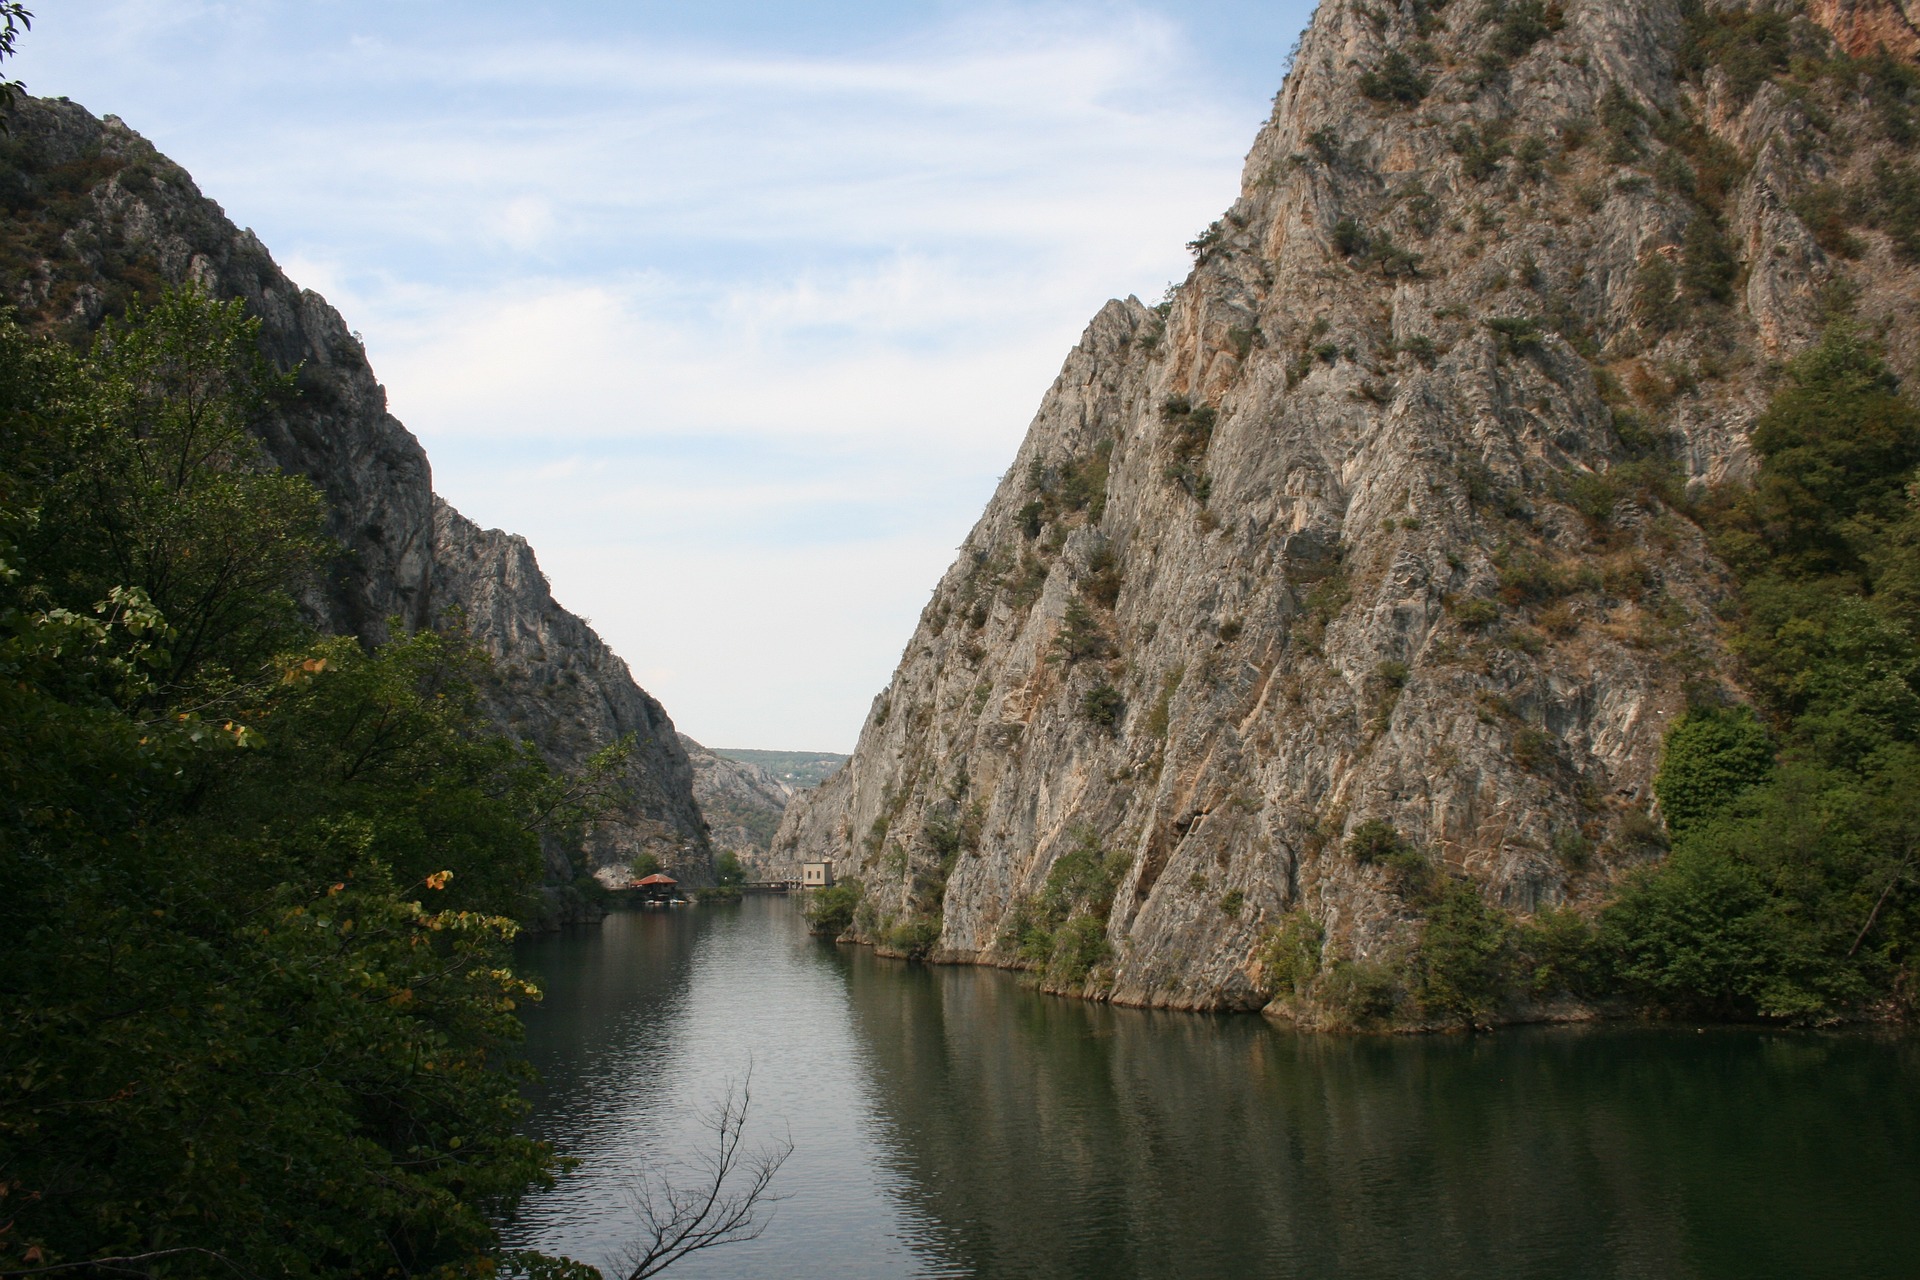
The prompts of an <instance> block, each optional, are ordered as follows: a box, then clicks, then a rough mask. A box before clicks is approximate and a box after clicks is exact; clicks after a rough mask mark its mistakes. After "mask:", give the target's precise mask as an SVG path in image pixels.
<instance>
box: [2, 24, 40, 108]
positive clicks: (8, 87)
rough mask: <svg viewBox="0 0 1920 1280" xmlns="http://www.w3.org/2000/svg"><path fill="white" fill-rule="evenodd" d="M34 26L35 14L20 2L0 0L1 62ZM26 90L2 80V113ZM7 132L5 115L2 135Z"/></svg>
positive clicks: (17, 84) (11, 53) (15, 82)
mask: <svg viewBox="0 0 1920 1280" xmlns="http://www.w3.org/2000/svg"><path fill="white" fill-rule="evenodd" d="M32 26H33V14H32V13H30V12H29V11H28V10H27V6H26V5H24V4H22V3H20V0H0V62H4V61H5V60H6V59H8V58H11V57H12V56H13V54H14V42H15V41H17V40H18V39H19V38H20V33H21V32H23V31H26V30H28V29H29V28H31V27H32ZM24 88H26V86H25V85H23V84H21V83H20V82H19V81H18V80H10V79H4V78H0V112H5V111H6V110H7V109H8V108H10V107H11V106H13V100H14V98H15V97H16V96H17V95H18V94H19V92H20V91H21V90H22V89H24ZM6 131H7V120H6V116H5V115H0V133H5V132H6Z"/></svg>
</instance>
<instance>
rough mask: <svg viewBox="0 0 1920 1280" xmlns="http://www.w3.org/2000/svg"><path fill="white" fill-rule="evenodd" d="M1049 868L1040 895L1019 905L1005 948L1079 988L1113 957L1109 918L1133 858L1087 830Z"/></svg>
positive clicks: (1057, 982)
mask: <svg viewBox="0 0 1920 1280" xmlns="http://www.w3.org/2000/svg"><path fill="white" fill-rule="evenodd" d="M1072 840H1073V843H1072V846H1071V847H1070V848H1069V849H1068V850H1067V851H1066V852H1065V853H1063V854H1061V855H1060V856H1059V857H1058V858H1055V859H1054V861H1053V865H1052V866H1051V867H1049V868H1048V869H1047V882H1046V884H1045V886H1044V887H1042V889H1041V890H1040V892H1039V893H1038V894H1036V895H1034V896H1033V897H1030V898H1022V899H1021V900H1019V901H1018V902H1016V903H1014V906H1013V910H1012V911H1011V912H1009V913H1008V916H1007V923H1006V925H1005V927H1004V929H1003V931H1002V936H1001V939H1000V946H1001V947H1002V949H1004V950H1006V951H1010V952H1012V953H1013V954H1014V955H1015V956H1017V957H1019V958H1020V959H1021V960H1023V961H1026V962H1027V963H1028V964H1031V965H1032V966H1034V967H1035V968H1036V969H1037V970H1038V971H1039V972H1040V973H1041V975H1042V977H1043V978H1044V979H1045V980H1046V981H1047V982H1049V983H1051V984H1053V985H1056V986H1062V987H1077V986H1079V985H1081V984H1082V983H1084V982H1086V980H1087V979H1088V977H1089V976H1091V975H1092V972H1093V969H1094V967H1095V966H1096V965H1098V964H1100V962H1101V961H1103V960H1105V959H1107V957H1108V955H1109V954H1110V951H1109V947H1108V945H1107V917H1108V915H1109V914H1110V913H1111V912H1112V910H1113V895H1114V892H1115V890H1116V889H1118V888H1119V885H1120V880H1121V877H1123V876H1124V875H1126V872H1127V863H1128V858H1127V855H1126V854H1124V853H1109V852H1107V850H1106V849H1105V847H1103V846H1102V845H1101V843H1100V836H1099V833H1098V832H1096V831H1094V830H1093V828H1091V827H1082V828H1080V829H1079V830H1078V831H1076V832H1074V833H1073V836H1072Z"/></svg>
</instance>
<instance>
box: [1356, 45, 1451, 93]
mask: <svg viewBox="0 0 1920 1280" xmlns="http://www.w3.org/2000/svg"><path fill="white" fill-rule="evenodd" d="M1432 87H1433V81H1432V80H1431V79H1429V78H1428V77H1427V76H1426V75H1425V74H1423V73H1422V72H1421V70H1420V68H1419V67H1417V66H1415V65H1414V62H1413V59H1411V58H1409V57H1408V56H1407V55H1406V54H1404V53H1402V52H1400V51H1399V50H1398V49H1394V50H1392V51H1390V52H1389V53H1388V54H1387V56H1386V57H1384V58H1382V59H1381V60H1380V65H1379V66H1377V67H1375V68H1374V69H1373V70H1371V71H1367V72H1363V73H1362V74H1361V76H1360V92H1361V94H1362V95H1364V96H1365V97H1367V98H1370V99H1372V100H1373V101H1375V102H1380V103H1386V104H1388V105H1391V106H1399V107H1412V106H1417V105H1419V103H1420V100H1421V99H1422V98H1424V97H1426V96H1427V90H1428V89H1430V88H1432Z"/></svg>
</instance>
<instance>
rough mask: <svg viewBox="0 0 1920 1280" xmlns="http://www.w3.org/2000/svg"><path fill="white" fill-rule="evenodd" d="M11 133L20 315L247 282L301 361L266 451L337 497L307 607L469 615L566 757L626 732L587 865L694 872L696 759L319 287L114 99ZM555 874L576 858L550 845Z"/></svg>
mask: <svg viewBox="0 0 1920 1280" xmlns="http://www.w3.org/2000/svg"><path fill="white" fill-rule="evenodd" d="M10 125H11V132H10V135H9V136H8V137H6V138H5V139H3V140H0V202H4V204H5V205H6V208H7V221H6V224H5V227H4V231H3V232H0V294H3V295H4V297H5V300H6V301H7V303H8V304H9V305H11V306H12V307H14V308H15V310H16V312H17V313H18V314H19V315H21V316H22V317H23V318H25V319H27V320H29V321H31V322H33V323H37V324H39V325H41V326H42V327H45V328H49V329H56V330H66V331H69V332H72V333H75V334H79V333H84V332H86V331H87V330H89V329H91V328H92V327H93V326H95V325H97V324H98V323H99V322H100V320H101V319H102V318H103V317H104V316H106V315H108V314H111V313H112V312H113V311H115V310H117V309H118V308H120V307H121V306H123V305H124V304H125V303H126V302H127V301H128V300H129V299H130V298H133V297H136V296H138V295H139V294H141V293H142V292H145V291H150V290H153V289H155V288H158V287H160V286H162V285H165V284H185V283H193V284H196V285H199V286H200V287H201V288H203V289H205V290H206V291H207V292H208V293H210V294H212V295H213V296H216V297H221V298H233V297H237V298H242V299H244V300H245V301H246V304H247V307H248V309H249V310H250V312H251V313H252V314H254V315H256V316H258V317H259V318H260V320H261V322H262V326H261V338H262V343H263V345H264V347H265V349H266V351H267V354H268V355H269V356H270V357H271V358H272V359H273V360H274V361H275V362H276V363H277V364H279V365H280V367H282V368H292V367H294V366H296V365H297V366H298V368H299V389H300V395H299V396H298V398H297V399H296V400H295V401H294V402H293V403H292V404H291V405H290V406H288V407H286V408H284V409H283V410H280V411H278V412H277V413H276V414H275V416H274V417H272V418H270V419H269V420H267V421H266V422H264V423H262V424H261V425H260V428H259V430H260V436H261V442H262V444H263V445H264V447H265V450H266V453H267V455H268V457H269V458H270V459H271V460H272V461H273V462H274V463H276V464H278V465H279V466H280V467H282V468H284V469H286V470H287V471H290V472H295V473H298V474H301V475H305V476H307V477H309V478H310V479H312V480H313V481H314V483H315V484H316V485H318V486H319V488H320V490H321V492H322V493H323V494H324V495H325V496H326V499H327V509H328V521H329V529H328V531H329V533H330V534H331V535H332V536H333V537H334V538H335V539H336V540H337V541H338V542H339V543H340V545H341V547H342V548H343V554H342V555H341V557H340V558H339V560H338V561H337V562H336V563H335V565H334V568H333V571H332V573H331V575H330V576H329V579H328V581H327V582H326V584H325V585H324V587H323V588H322V589H321V591H320V592H319V593H318V594H316V596H315V597H314V598H313V599H311V600H309V601H308V602H307V603H308V607H309V609H310V611H311V612H312V614H313V616H314V617H315V619H316V621H318V622H319V623H320V624H321V625H322V626H323V627H325V628H326V629H328V630H331V631H334V632H337V633H341V634H348V635H356V636H359V637H361V638H362V639H365V640H368V641H377V640H379V639H380V638H381V637H383V636H384V635H385V634H386V632H387V629H388V626H389V624H390V622H393V621H397V622H398V624H399V625H400V626H402V627H404V628H408V629H412V628H418V627H422V626H427V625H433V624H436V623H438V622H440V621H441V620H443V619H444V618H446V617H447V616H448V615H449V613H450V611H456V610H457V611H459V612H460V613H463V614H464V615H465V617H466V618H467V620H468V624H469V625H470V626H471V628H472V630H473V634H474V636H475V638H476V639H477V640H478V641H479V642H480V643H481V644H482V645H483V646H484V647H485V648H486V649H487V650H488V651H489V652H490V653H491V654H492V655H493V657H494V660H495V663H496V681H495V683H494V685H493V687H492V688H491V689H490V690H489V692H488V704H489V706H490V707H491V709H492V710H493V713H494V716H495V718H496V719H497V720H498V721H499V722H500V723H501V724H502V725H503V726H504V727H505V728H507V729H508V730H510V731H511V732H513V733H515V734H516V735H518V736H520V737H522V738H526V739H529V740H531V741H533V742H535V743H536V744H537V745H538V746H539V748H540V749H541V751H542V752H543V753H544V754H545V755H546V757H547V758H548V759H549V760H550V761H551V762H552V763H554V764H555V765H557V766H559V767H560V768H563V769H575V768H578V767H580V766H581V765H582V764H583V763H584V762H585V761H586V759H587V758H588V757H589V756H591V755H592V754H593V753H594V752H595V751H597V750H599V749H600V748H601V747H603V746H605V745H607V744H608V743H610V742H613V741H615V740H617V739H618V738H620V737H622V736H625V735H629V734H631V735H632V736H633V740H634V744H635V745H634V750H633V753H632V756H631V759H630V764H629V766H628V769H627V771H626V777H625V778H624V779H622V781H624V782H625V784H626V785H627V789H628V790H629V792H630V794H631V797H632V800H631V803H630V804H629V805H627V806H626V807H625V808H624V810H623V811H622V812H621V813H620V814H618V815H617V816H616V818H615V819H614V820H612V821H610V822H608V823H606V824H604V825H603V826H602V827H601V828H600V829H598V830H596V831H594V832H593V833H592V834H591V836H590V838H589V841H588V847H587V850H586V853H587V857H588V861H589V863H590V865H592V866H596V867H609V866H615V865H620V864H624V863H625V862H627V861H629V860H631V858H632V857H633V856H634V855H635V854H636V853H639V852H641V851H643V850H648V851H652V852H654V853H655V854H656V856H658V857H659V858H660V860H661V861H662V862H663V863H665V864H667V865H669V866H671V867H673V868H674V869H675V871H676V874H679V875H681V876H682V878H686V879H690V880H693V881H695V882H699V881H701V880H704V879H706V878H708V877H710V875H711V861H710V857H709V854H708V847H707V841H706V835H705V829H704V824H703V823H702V821H701V818H700V813H699V809H698V807H697V806H696V805H695V803H694V800H693V795H692V771H691V768H690V767H689V765H688V763H687V759H686V754H685V752H684V751H682V749H681V747H680V744H679V741H678V739H677V738H676V737H675V734H674V732H673V725H672V722H671V721H670V720H668V718H667V716H666V713H665V712H664V711H662V710H661V708H660V705H659V703H657V702H655V701H654V700H653V699H652V698H650V697H649V696H647V694H646V693H645V692H643V691H642V690H640V689H639V688H638V687H637V686H635V684H634V683H633V679H632V677H631V675H630V674H629V673H628V671H627V667H626V664H625V663H623V662H622V661H621V660H620V659H619V658H617V657H615V656H614V655H613V654H612V653H611V652H610V651H608V649H607V648H606V646H605V644H603V643H602V642H601V640H600V638H599V637H598V636H597V635H595V634H594V633H593V630H592V628H590V627H589V626H587V624H586V623H585V622H583V621H582V620H581V619H579V618H577V617H575V616H574V615H573V614H571V613H568V612H567V611H566V610H565V609H562V608H561V607H560V606H559V605H557V604H556V603H555V602H554V600H553V597H552V595H551V594H550V593H549V592H548V590H547V583H546V579H545V578H544V577H543V576H542V575H541V573H540V570H539V568H538V566H537V565H536V564H535V563H534V559H533V552H532V549H531V548H529V547H528V546H527V544H526V542H525V541H524V540H523V539H520V538H514V537H509V536H507V535H505V534H501V533H498V532H484V531H482V530H480V529H479V528H477V527H476V526H474V525H473V523H472V522H470V521H468V520H466V519H465V518H464V517H462V516H461V515H460V514H459V513H458V512H456V511H454V510H453V509H452V508H451V507H449V506H447V505H446V504H445V503H443V502H441V501H440V500H439V499H438V498H436V497H435V496H434V494H433V489H432V472H431V469H430V467H429V466H428V463H427V457H426V454H425V452H424V451H423V450H422V449H421V447H420V444H419V442H418V441H417V440H415V439H414V438H413V436H412V435H411V434H410V433H409V432H408V431H407V429H406V428H405V427H403V426H402V425H401V424H400V423H399V422H398V421H397V420H396V419H395V418H394V417H393V416H392V415H391V414H390V413H388V412H387V404H386V392H385V390H384V389H383V388H382V387H381V386H380V384H379V383H378V382H377V381H376V380H375V378H374V376H373V371H372V369H371V368H370V367H369V365H368V363H367V355H366V351H365V350H364V348H363V347H362V346H361V344H360V342H359V340H358V339H357V338H355V337H354V335H353V334H352V333H351V332H350V331H349V330H348V329H347V326H346V324H345V322H344V321H343V320H342V319H341V317H340V315H339V313H338V312H336V311H334V309H333V308H332V307H330V306H328V305H327V303H326V300H325V299H323V298H321V297H320V296H319V295H318V294H315V293H313V292H311V291H307V290H302V289H300V288H299V287H298V286H296V285H294V284H293V283H292V282H291V281H289V280H288V279H287V278H286V276H285V275H284V274H282V273H281V271H280V269H279V268H278V267H277V266H275V265H274V262H273V260H272V258H271V257H270V256H269V255H268V253H267V251H266V249H265V248H264V247H263V246H262V245H261V244H260V242H259V240H258V239H256V238H255V237H254V235H253V233H252V232H250V231H242V230H240V229H238V228H236V227H235V226H234V225H233V224H232V223H231V222H230V221H229V220H228V219H227V217H226V215H225V214H224V213H223V212H222V211H221V210H220V207H219V206H218V205H216V204H215V203H214V202H213V201H211V200H209V199H207V198H206V197H204V196H203V195H201V194H200V192H199V190H198V189H197V188H196V187H195V186H194V184H193V180H192V179H191V178H190V177H189V176H188V175H187V174H186V172H185V171H184V170H182V169H180V168H179V166H177V165H175V164H173V163H172V162H170V161H168V160H167V159H166V158H165V157H163V156H161V155H160V154H159V153H158V152H156V151H155V150H154V148H153V147H152V145H151V144H149V143H148V142H147V141H146V140H145V139H143V138H141V137H140V136H139V135H138V134H137V133H135V132H133V130H131V129H129V128H128V127H127V126H126V125H125V124H123V123H122V122H121V121H119V120H118V119H117V118H115V117H113V116H108V117H106V118H105V119H104V120H99V119H95V118H94V117H93V116H92V115H90V114H89V113H88V112H86V111H85V110H84V109H82V108H81V107H79V106H76V105H74V104H72V103H68V102H65V101H47V100H36V99H25V100H23V101H22V102H21V103H20V104H19V105H18V106H17V107H16V108H15V110H14V111H13V113H12V118H11V121H10ZM549 863H550V870H551V872H552V875H553V877H554V878H555V879H559V880H564V879H567V878H568V877H570V876H571V875H572V874H573V870H572V867H571V865H570V858H569V856H568V854H567V851H561V850H550V851H549Z"/></svg>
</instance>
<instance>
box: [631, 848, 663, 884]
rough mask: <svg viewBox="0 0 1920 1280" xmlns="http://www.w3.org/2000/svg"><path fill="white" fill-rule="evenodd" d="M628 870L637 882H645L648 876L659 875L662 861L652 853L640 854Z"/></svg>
mask: <svg viewBox="0 0 1920 1280" xmlns="http://www.w3.org/2000/svg"><path fill="white" fill-rule="evenodd" d="M627 870H628V871H630V872H631V873H632V875H633V878H634V879H635V880H645V879H646V878H647V877H648V876H651V875H658V874H659V872H660V859H659V858H658V857H656V856H654V855H653V854H652V853H640V854H637V855H635V857H634V859H633V861H632V862H631V863H629V864H628V866H627Z"/></svg>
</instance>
